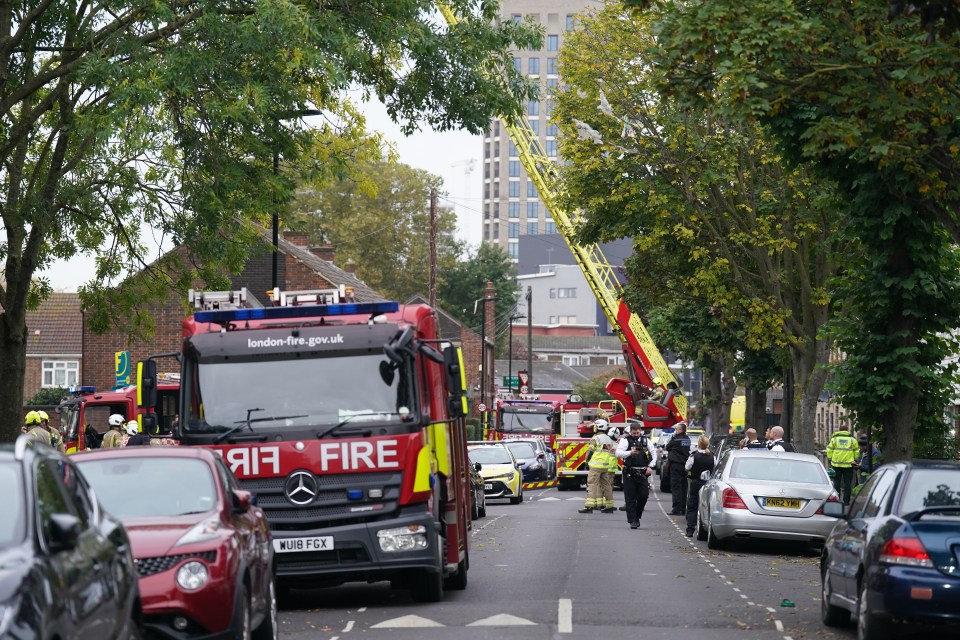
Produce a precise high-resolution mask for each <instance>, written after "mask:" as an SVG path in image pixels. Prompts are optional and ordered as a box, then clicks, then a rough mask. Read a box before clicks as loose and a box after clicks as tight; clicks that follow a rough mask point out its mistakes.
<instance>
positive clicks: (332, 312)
mask: <svg viewBox="0 0 960 640" xmlns="http://www.w3.org/2000/svg"><path fill="white" fill-rule="evenodd" d="M399 308H400V304H399V303H397V302H394V301H384V302H348V303H343V304H318V305H309V306H302V307H260V308H256V309H224V310H219V311H197V312H196V313H194V314H193V319H194V321H196V322H215V323H217V324H225V323H227V322H242V321H244V320H285V319H289V318H317V317H320V316H346V315H352V314H364V315H372V316H375V315H380V314H381V313H393V312H395V311H397V310H398V309H399Z"/></svg>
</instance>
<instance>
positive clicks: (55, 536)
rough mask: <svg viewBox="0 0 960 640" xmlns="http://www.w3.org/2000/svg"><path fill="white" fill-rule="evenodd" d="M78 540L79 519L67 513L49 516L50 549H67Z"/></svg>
mask: <svg viewBox="0 0 960 640" xmlns="http://www.w3.org/2000/svg"><path fill="white" fill-rule="evenodd" d="M79 542H80V519H79V518H78V517H76V516H74V515H71V514H69V513H54V514H52V515H51V516H50V540H49V543H50V550H51V551H53V552H57V551H69V550H70V549H74V548H76V546H77V544H78V543H79Z"/></svg>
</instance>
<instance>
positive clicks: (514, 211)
mask: <svg viewBox="0 0 960 640" xmlns="http://www.w3.org/2000/svg"><path fill="white" fill-rule="evenodd" d="M507 215H508V216H509V217H511V218H519V217H520V203H519V202H511V203H509V204H507Z"/></svg>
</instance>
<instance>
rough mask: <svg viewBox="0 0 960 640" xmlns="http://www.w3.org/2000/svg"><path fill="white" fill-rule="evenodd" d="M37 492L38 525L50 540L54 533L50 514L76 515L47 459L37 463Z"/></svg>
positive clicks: (35, 475) (35, 478) (44, 537)
mask: <svg viewBox="0 0 960 640" xmlns="http://www.w3.org/2000/svg"><path fill="white" fill-rule="evenodd" d="M34 483H35V487H34V488H35V494H36V497H37V517H38V518H39V520H40V522H39V523H38V527H39V529H40V532H41V534H42V535H43V539H44V540H46V541H49V540H50V539H51V535H52V533H53V532H52V529H51V521H50V516H52V515H54V514H56V513H68V514H71V515H74V513H73V509H71V508H70V504H69V502H68V501H67V496H66V495H65V494H64V491H63V488H62V487H61V485H60V483H59V482H58V481H57V475H56V474H55V473H54V472H53V470H52V469H51V468H50V465H49V463H48V462H46V461H40V462H38V463H37V466H36V469H35V471H34Z"/></svg>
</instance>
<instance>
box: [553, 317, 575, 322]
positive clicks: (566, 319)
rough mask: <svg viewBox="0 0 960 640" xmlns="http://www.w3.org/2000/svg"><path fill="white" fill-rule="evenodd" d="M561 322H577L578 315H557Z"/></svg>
mask: <svg viewBox="0 0 960 640" xmlns="http://www.w3.org/2000/svg"><path fill="white" fill-rule="evenodd" d="M557 323H559V324H577V316H557Z"/></svg>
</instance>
